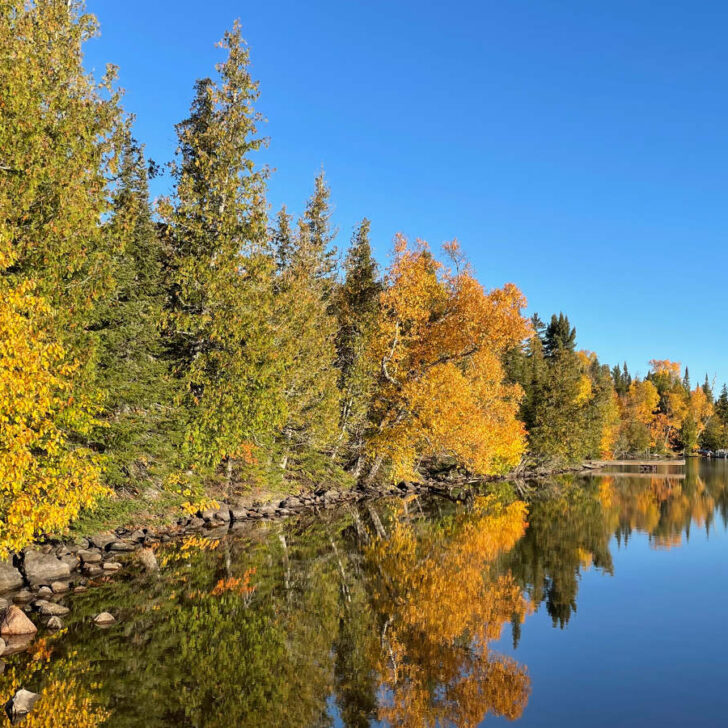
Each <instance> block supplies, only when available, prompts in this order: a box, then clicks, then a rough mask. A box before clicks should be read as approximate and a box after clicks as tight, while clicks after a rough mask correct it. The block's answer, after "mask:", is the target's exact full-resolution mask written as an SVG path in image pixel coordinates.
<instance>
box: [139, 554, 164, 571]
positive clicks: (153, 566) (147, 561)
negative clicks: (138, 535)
mask: <svg viewBox="0 0 728 728" xmlns="http://www.w3.org/2000/svg"><path fill="white" fill-rule="evenodd" d="M137 558H138V559H139V562H140V563H141V565H142V566H143V567H144V568H145V569H146V570H147V571H159V564H158V563H157V557H156V556H155V555H154V551H152V549H141V550H140V551H139V553H138V554H137Z"/></svg>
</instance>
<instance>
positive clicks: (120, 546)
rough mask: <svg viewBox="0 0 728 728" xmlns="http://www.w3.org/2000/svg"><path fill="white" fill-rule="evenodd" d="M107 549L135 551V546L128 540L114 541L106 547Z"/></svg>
mask: <svg viewBox="0 0 728 728" xmlns="http://www.w3.org/2000/svg"><path fill="white" fill-rule="evenodd" d="M107 549H108V550H109V551H117V552H121V551H135V550H136V546H135V545H134V544H133V543H131V542H129V541H114V542H113V543H111V544H109V546H108V547H107Z"/></svg>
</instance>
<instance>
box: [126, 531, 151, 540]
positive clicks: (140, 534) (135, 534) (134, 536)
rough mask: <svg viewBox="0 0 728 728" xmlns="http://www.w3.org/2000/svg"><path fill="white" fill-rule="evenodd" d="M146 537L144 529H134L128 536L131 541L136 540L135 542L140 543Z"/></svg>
mask: <svg viewBox="0 0 728 728" xmlns="http://www.w3.org/2000/svg"><path fill="white" fill-rule="evenodd" d="M146 537H147V534H146V533H144V531H142V530H141V529H138V530H136V531H134V532H133V533H132V534H131V536H129V538H130V539H131V540H132V541H136V542H137V543H141V542H142V541H144V539H145V538H146Z"/></svg>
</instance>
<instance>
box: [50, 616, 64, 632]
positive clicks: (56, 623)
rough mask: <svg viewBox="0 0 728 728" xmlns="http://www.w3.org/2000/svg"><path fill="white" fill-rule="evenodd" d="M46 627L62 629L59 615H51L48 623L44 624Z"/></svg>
mask: <svg viewBox="0 0 728 728" xmlns="http://www.w3.org/2000/svg"><path fill="white" fill-rule="evenodd" d="M46 627H48V629H53V630H57V629H63V621H62V620H61V618H60V617H56V616H53V617H51V618H50V619H49V620H48V624H46Z"/></svg>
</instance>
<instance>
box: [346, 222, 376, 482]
mask: <svg viewBox="0 0 728 728" xmlns="http://www.w3.org/2000/svg"><path fill="white" fill-rule="evenodd" d="M369 228H370V222H369V220H367V219H366V218H365V219H364V220H362V222H361V223H360V225H359V226H358V228H357V229H356V230H355V232H354V235H353V237H352V241H351V246H350V248H349V251H348V253H347V256H346V260H345V262H344V271H345V278H344V282H343V284H342V285H341V286H340V288H339V289H338V291H337V295H336V299H335V308H336V314H337V318H338V333H337V338H336V352H337V366H338V368H339V389H340V390H341V422H340V434H339V437H340V438H341V439H342V440H343V441H344V443H343V444H344V445H345V446H346V447H347V450H348V452H347V453H346V459H347V460H348V461H350V462H354V463H356V464H357V466H358V465H360V463H361V459H360V457H361V455H362V448H363V445H364V432H365V430H366V427H367V422H368V419H367V409H368V404H369V400H370V398H371V394H372V391H371V390H372V388H373V386H374V376H375V372H374V371H373V365H372V362H371V360H370V359H368V358H367V357H365V356H364V354H365V352H366V348H367V346H368V343H369V340H370V337H371V334H372V330H373V327H374V325H375V323H376V318H377V313H378V307H379V295H380V293H381V290H382V286H381V282H380V281H379V280H378V274H377V264H376V262H375V260H374V258H373V256H372V249H371V245H370V243H369ZM356 470H357V474H358V467H357V468H356Z"/></svg>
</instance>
